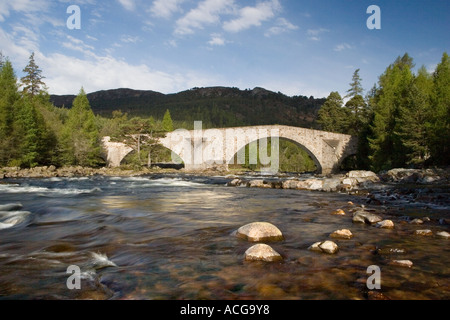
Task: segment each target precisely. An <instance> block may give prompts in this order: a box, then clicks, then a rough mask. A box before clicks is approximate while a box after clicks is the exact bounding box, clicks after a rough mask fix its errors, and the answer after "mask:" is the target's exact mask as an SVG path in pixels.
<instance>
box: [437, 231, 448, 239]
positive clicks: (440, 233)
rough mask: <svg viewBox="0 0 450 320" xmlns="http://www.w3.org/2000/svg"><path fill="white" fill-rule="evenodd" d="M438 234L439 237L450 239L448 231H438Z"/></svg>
mask: <svg viewBox="0 0 450 320" xmlns="http://www.w3.org/2000/svg"><path fill="white" fill-rule="evenodd" d="M436 235H437V236H438V237H439V238H444V239H450V233H448V232H447V231H441V232H438V233H436Z"/></svg>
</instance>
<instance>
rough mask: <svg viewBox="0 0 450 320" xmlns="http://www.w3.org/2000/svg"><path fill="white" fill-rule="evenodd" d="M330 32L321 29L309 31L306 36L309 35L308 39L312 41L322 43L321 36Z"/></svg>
mask: <svg viewBox="0 0 450 320" xmlns="http://www.w3.org/2000/svg"><path fill="white" fill-rule="evenodd" d="M329 31H330V30H328V29H325V28H319V29H308V30H307V31H306V34H307V35H308V39H309V40H312V41H320V37H319V36H320V35H321V34H323V33H325V32H329Z"/></svg>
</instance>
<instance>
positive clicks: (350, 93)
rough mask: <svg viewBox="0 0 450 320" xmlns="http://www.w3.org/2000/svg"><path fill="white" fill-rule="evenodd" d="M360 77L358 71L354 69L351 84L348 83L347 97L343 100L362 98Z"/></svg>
mask: <svg viewBox="0 0 450 320" xmlns="http://www.w3.org/2000/svg"><path fill="white" fill-rule="evenodd" d="M361 81H362V80H361V77H360V76H359V69H356V70H355V72H354V73H353V77H352V82H351V83H350V89H349V90H347V95H346V96H345V97H344V98H353V97H355V96H358V95H359V96H362V94H363V92H364V90H363V88H362V85H361Z"/></svg>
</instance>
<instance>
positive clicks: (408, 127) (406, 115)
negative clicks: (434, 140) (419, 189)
mask: <svg viewBox="0 0 450 320" xmlns="http://www.w3.org/2000/svg"><path fill="white" fill-rule="evenodd" d="M432 91H433V80H432V78H431V76H430V75H429V74H428V72H427V70H426V68H425V67H424V66H423V67H421V68H420V69H419V71H418V74H417V76H416V77H415V78H414V80H413V82H412V83H411V87H410V89H409V91H408V94H407V96H406V101H405V104H403V105H400V106H399V117H398V119H397V123H396V129H395V134H396V135H398V136H399V137H400V140H401V142H402V144H403V146H404V147H405V148H406V151H407V164H414V165H422V164H424V162H425V161H426V160H427V159H428V158H429V156H430V148H429V144H428V137H429V132H428V130H427V127H428V124H429V119H430V114H431V113H430V111H431V95H432Z"/></svg>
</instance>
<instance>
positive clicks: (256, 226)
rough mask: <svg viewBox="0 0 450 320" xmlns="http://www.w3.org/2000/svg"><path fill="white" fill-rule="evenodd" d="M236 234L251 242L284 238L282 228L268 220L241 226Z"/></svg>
mask: <svg viewBox="0 0 450 320" xmlns="http://www.w3.org/2000/svg"><path fill="white" fill-rule="evenodd" d="M236 236H237V237H238V238H241V239H246V240H248V241H251V242H258V241H279V240H283V239H284V238H283V234H282V233H281V231H280V229H278V228H277V227H276V226H274V225H273V224H271V223H268V222H253V223H249V224H246V225H245V226H242V227H240V228H239V229H238V230H237V231H236Z"/></svg>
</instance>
